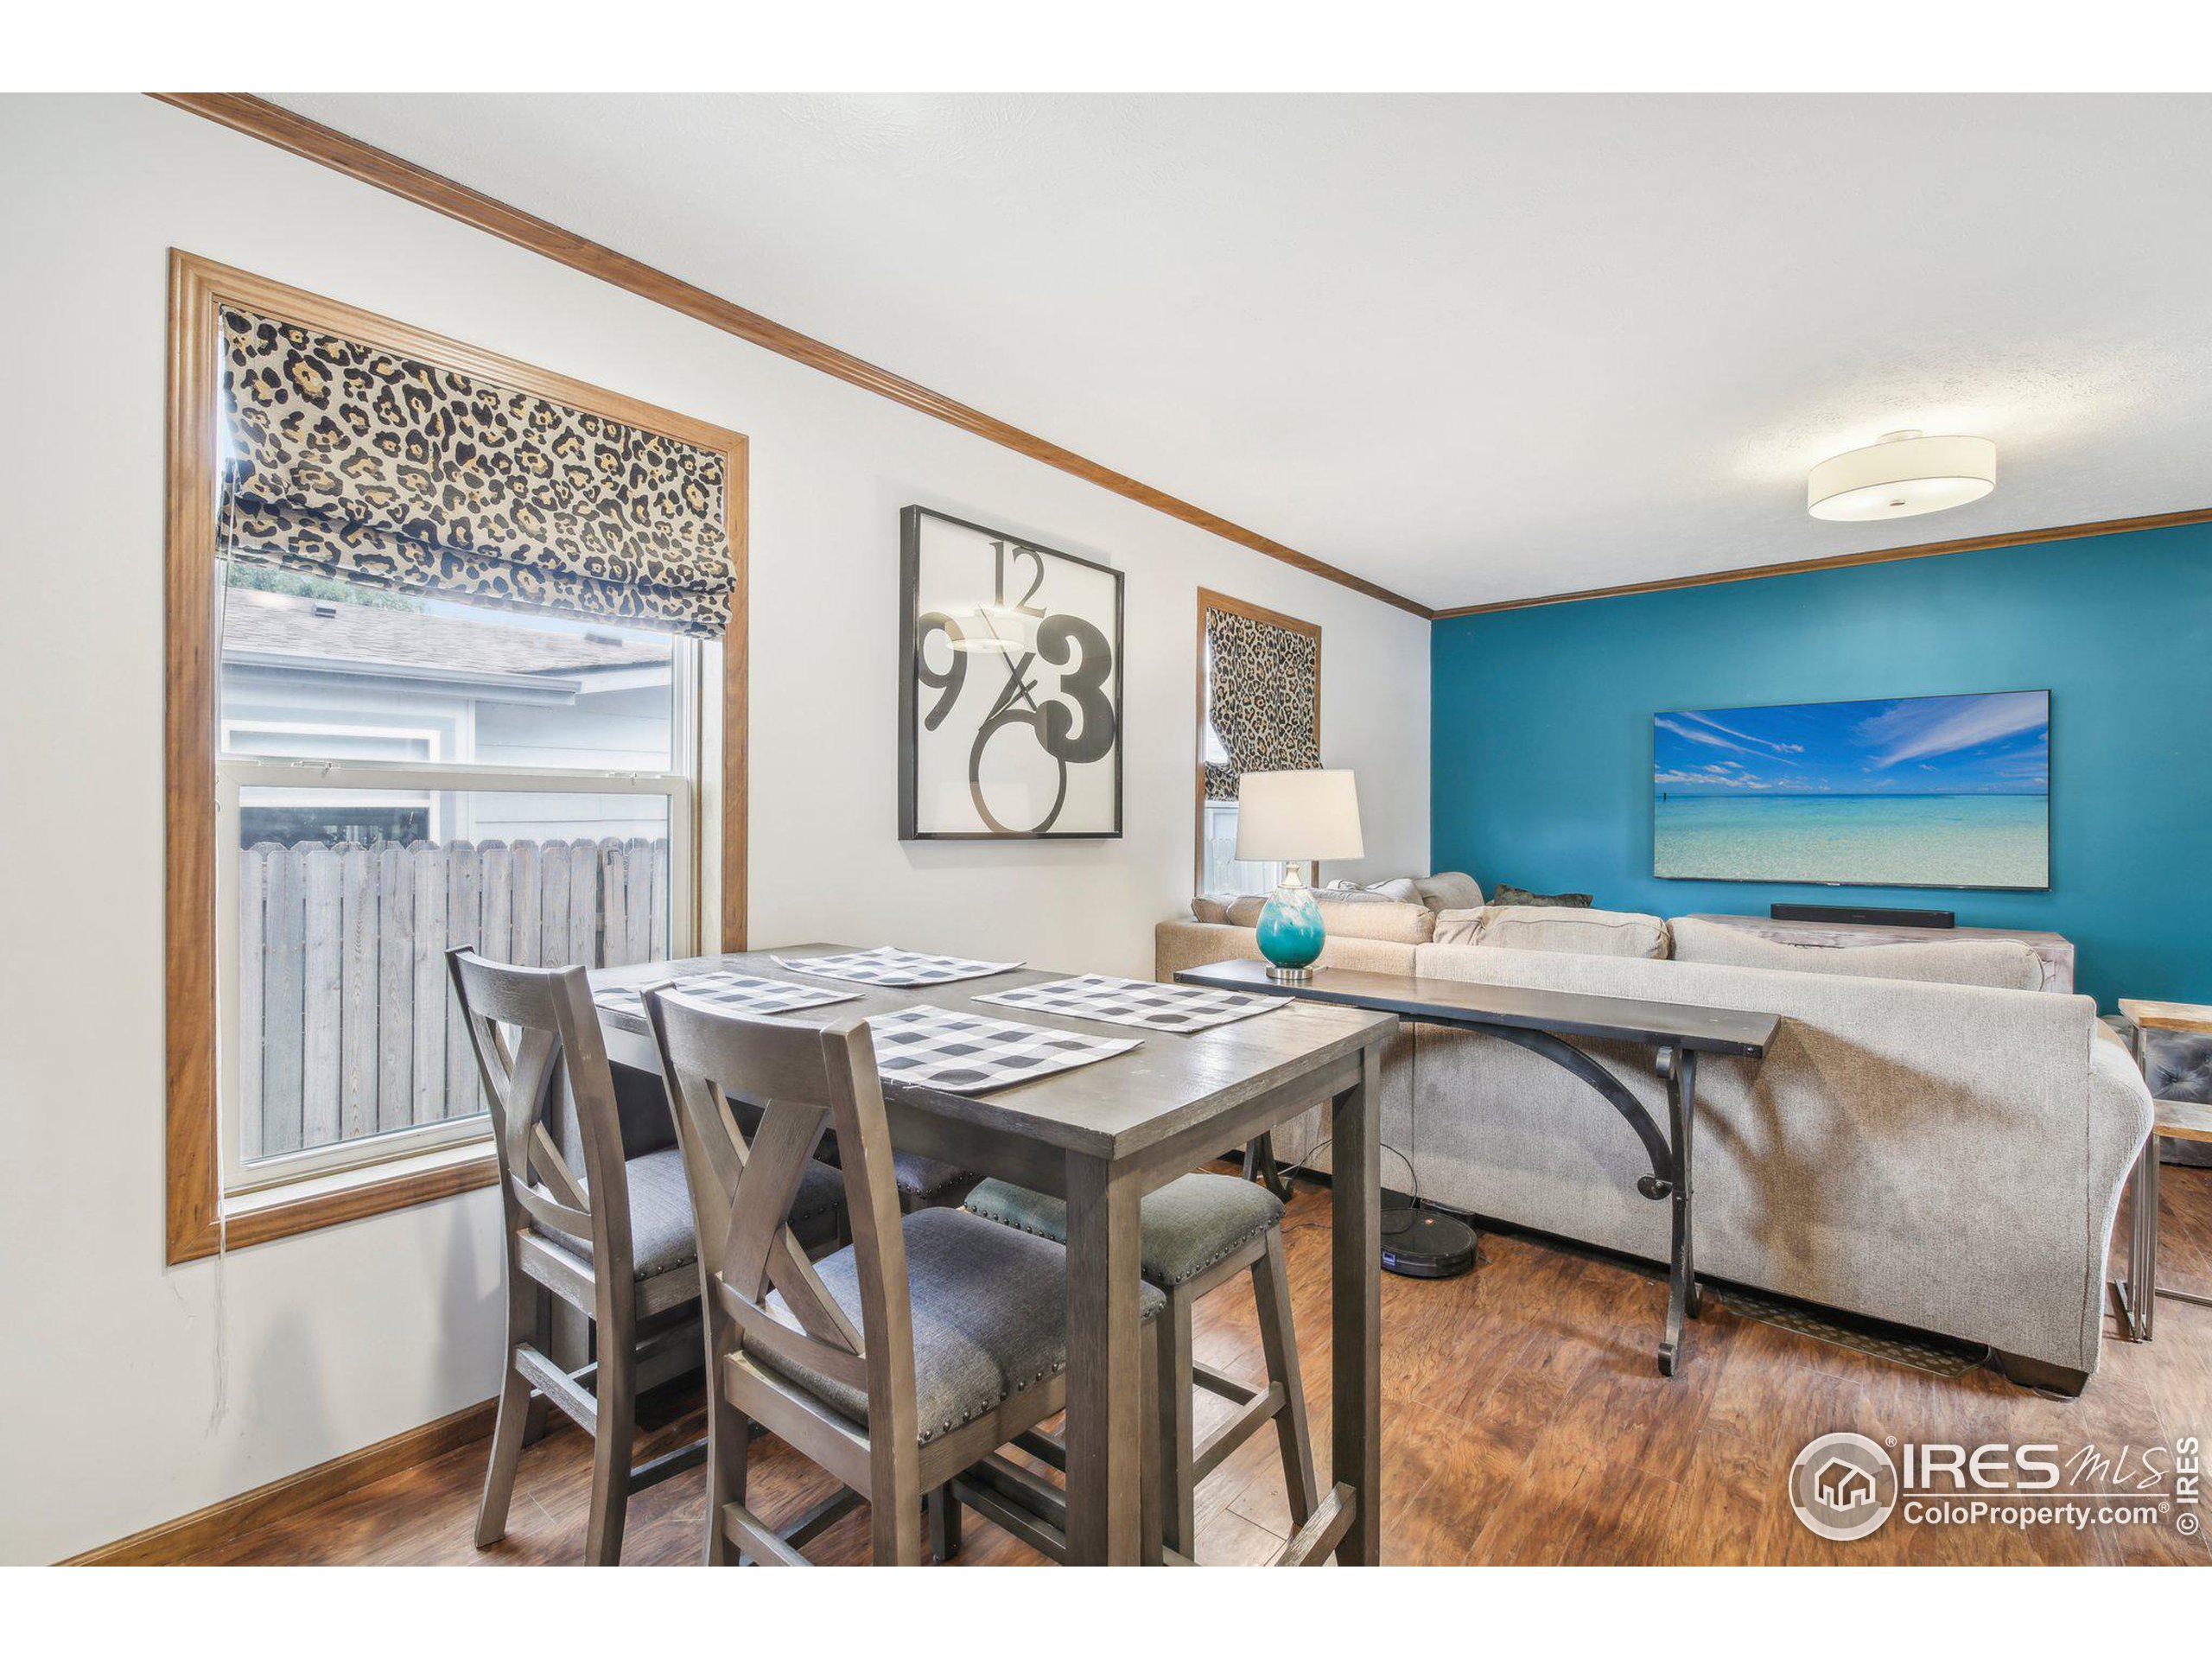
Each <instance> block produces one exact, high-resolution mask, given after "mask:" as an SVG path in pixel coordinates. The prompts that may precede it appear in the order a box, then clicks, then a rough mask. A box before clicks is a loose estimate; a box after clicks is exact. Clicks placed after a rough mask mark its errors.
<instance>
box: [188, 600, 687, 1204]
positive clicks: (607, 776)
mask: <svg viewBox="0 0 2212 1659" xmlns="http://www.w3.org/2000/svg"><path fill="white" fill-rule="evenodd" d="M221 593H222V600H223V603H222V607H221V612H220V631H221V632H220V652H219V670H218V683H217V704H218V709H219V715H220V726H221V732H222V746H221V747H220V749H219V752H218V753H217V756H216V766H215V775H216V795H215V798H216V810H217V820H216V846H217V848H218V849H219V850H218V855H217V870H216V918H217V934H216V971H217V982H216V1001H217V1007H218V1011H219V1024H218V1046H219V1054H220V1068H219V1084H218V1097H219V1118H220V1122H221V1128H220V1133H221V1136H222V1171H223V1192H224V1194H225V1196H226V1198H229V1197H241V1196H244V1195H246V1194H251V1193H256V1192H265V1191H267V1190H269V1189H271V1188H274V1187H278V1186H282V1185H285V1184H287V1183H290V1182H294V1181H297V1180H301V1179H305V1178H308V1177H313V1176H318V1175H324V1174H327V1173H331V1172H334V1171H343V1170H349V1169H357V1168H361V1167H365V1166H370V1165H375V1164H388V1163H391V1162H395V1161H397V1160H407V1159H413V1158H419V1157H421V1156H423V1155H425V1154H434V1153H436V1152H438V1151H439V1150H440V1149H442V1148H445V1147H454V1146H456V1145H460V1144H463V1143H466V1142H468V1141H477V1140H481V1139H482V1138H483V1137H484V1136H485V1135H486V1134H487V1133H488V1126H487V1120H486V1117H485V1115H484V1105H483V1102H482V1099H481V1096H480V1086H479V1083H478V1079H477V1075H476V1065H475V1060H474V1057H473V1055H472V1054H471V1052H470V1051H469V1047H468V1044H467V1039H466V1037H465V1035H464V1034H463V1033H462V1031H461V1027H460V1026H459V1024H458V1022H457V1021H455V1020H453V1019H452V1018H451V1009H450V1000H451V999H450V996H449V995H448V988H447V978H446V965H445V959H444V952H445V950H447V949H448V947H449V946H451V945H455V944H473V945H474V946H475V947H476V948H477V949H479V950H482V951H484V952H485V953H486V954H487V955H489V956H492V957H497V958H499V960H500V961H503V962H516V963H524V964H525V965H528V966H532V967H536V966H553V965H557V964H560V963H571V962H582V963H586V964H588V965H589V966H592V967H619V966H622V965H625V964H627V963H636V962H646V961H652V960H654V959H656V958H665V957H672V956H675V957H680V956H689V955H691V954H693V953H694V951H695V950H696V944H695V935H696V929H695V927H694V926H693V918H694V913H695V912H694V906H693V902H692V888H693V885H694V876H693V872H694V869H695V865H696V858H695V848H694V844H693V843H694V841H695V835H694V829H693V826H694V823H695V819H696V799H697V772H698V764H697V762H698V754H699V743H698V736H697V710H698V707H699V702H700V697H699V691H700V675H699V670H700V659H701V656H702V647H701V645H700V644H699V642H698V641H696V640H694V639H680V638H677V637H675V636H671V635H669V634H665V633H655V632H646V631H645V630H642V629H624V628H617V627H612V626H605V625H602V624H599V623H596V622H582V621H575V620H568V619H564V618H560V617H555V616H537V615H531V614H528V613H517V612H512V611H494V610H488V609H485V608H483V607H478V606H474V605H470V604H467V603H465V602H461V601H449V600H442V599H435V598H424V597H414V596H403V595H394V594H385V593H381V592H378V590H375V589H372V588H360V587H358V586H356V585H354V584H350V583H347V582H342V581H338V580H334V579H327V578H303V577H296V576H291V575H289V573H286V572H282V571H271V570H270V569H267V568H265V567H261V566H252V565H239V564H226V566H225V567H224V571H223V582H222V586H221Z"/></svg>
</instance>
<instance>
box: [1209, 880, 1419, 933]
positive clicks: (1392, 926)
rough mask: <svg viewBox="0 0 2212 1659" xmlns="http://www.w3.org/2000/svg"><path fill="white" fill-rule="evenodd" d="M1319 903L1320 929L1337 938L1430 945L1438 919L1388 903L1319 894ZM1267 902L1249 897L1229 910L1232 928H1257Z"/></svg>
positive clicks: (1411, 908) (1253, 896) (1384, 900)
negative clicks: (1429, 941)
mask: <svg viewBox="0 0 2212 1659" xmlns="http://www.w3.org/2000/svg"><path fill="white" fill-rule="evenodd" d="M1313 896H1314V897H1315V898H1316V899H1319V901H1320V905H1321V925H1322V927H1323V928H1325V930H1326V931H1328V932H1330V933H1332V934H1333V935H1334V936H1336V937H1337V938H1345V939H1388V940H1390V941H1392V942H1393V943H1395V944H1427V943H1428V938H1429V934H1430V931H1432V930H1433V927H1434V925H1435V920H1436V918H1434V917H1433V916H1431V915H1430V914H1429V913H1428V912H1427V910H1426V909H1424V908H1423V907H1422V906H1419V905H1400V904H1393V903H1392V902H1391V901H1390V900H1389V899H1367V898H1361V899H1339V898H1338V897H1336V896H1335V895H1334V894H1332V893H1322V892H1316V893H1314V895H1313ZM1267 904H1268V901H1267V900H1266V899H1263V898H1260V897H1258V896H1256V895H1251V894H1248V895H1247V896H1245V897H1244V898H1242V899H1238V900H1237V901H1236V903H1235V904H1233V905H1231V906H1230V907H1229V925H1230V926H1231V927H1257V926H1258V925H1260V912H1262V910H1264V909H1266V908H1267Z"/></svg>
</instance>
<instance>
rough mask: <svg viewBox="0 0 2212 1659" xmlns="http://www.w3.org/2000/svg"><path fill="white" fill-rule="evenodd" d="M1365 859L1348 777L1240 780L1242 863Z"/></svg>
mask: <svg viewBox="0 0 2212 1659" xmlns="http://www.w3.org/2000/svg"><path fill="white" fill-rule="evenodd" d="M1366 855H1367V852H1366V849H1365V847H1364V846H1363V844H1362V842H1361V841H1360V838H1359V794H1358V791H1357V790H1356V789H1354V788H1353V786H1352V779H1351V773H1350V772H1325V771H1324V772H1245V773H1243V775H1242V776H1240V777H1239V778H1238V779H1237V780H1236V858H1237V861H1238V862H1239V863H1246V864H1302V863H1304V862H1305V861H1306V860H1308V859H1319V858H1364V857H1365V856H1366Z"/></svg>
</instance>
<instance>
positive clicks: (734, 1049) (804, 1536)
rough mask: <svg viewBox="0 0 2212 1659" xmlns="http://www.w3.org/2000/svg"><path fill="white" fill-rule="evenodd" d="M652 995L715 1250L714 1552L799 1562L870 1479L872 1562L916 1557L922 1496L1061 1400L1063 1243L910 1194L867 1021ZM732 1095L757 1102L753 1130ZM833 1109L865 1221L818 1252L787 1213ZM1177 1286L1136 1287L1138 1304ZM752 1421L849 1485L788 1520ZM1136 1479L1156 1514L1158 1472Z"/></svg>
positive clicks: (863, 1493) (695, 1204) (1146, 1304)
mask: <svg viewBox="0 0 2212 1659" xmlns="http://www.w3.org/2000/svg"><path fill="white" fill-rule="evenodd" d="M645 1014H646V1018H647V1020H648V1021H649V1022H650V1023H651V1025H652V1033H653V1039H654V1042H655V1044H656V1046H658V1049H659V1052H660V1057H661V1067H662V1073H663V1080H664V1083H665V1084H666V1086H667V1089H668V1094H669V1099H670V1101H671V1103H673V1105H674V1108H675V1112H676V1122H677V1141H678V1145H679V1146H680V1147H681V1148H682V1150H683V1166H684V1171H685V1173H686V1174H687V1176H688V1177H689V1178H690V1185H691V1204H692V1210H693V1213H694V1215H695V1216H696V1225H697V1229H698V1249H699V1260H700V1263H701V1266H702V1268H703V1269H704V1282H705V1286H706V1297H705V1308H704V1313H705V1322H706V1353H707V1433H708V1443H709V1449H708V1453H707V1470H708V1472H707V1500H708V1502H707V1518H706V1519H707V1536H706V1554H707V1560H708V1561H709V1564H723V1565H728V1564H733V1563H736V1562H739V1561H741V1560H751V1561H757V1562H764V1563H765V1562H775V1563H780V1564H783V1565H785V1566H794V1567H796V1566H804V1565H805V1564H806V1558H805V1557H804V1555H802V1554H800V1553H799V1546H800V1545H802V1544H804V1543H805V1542H806V1541H808V1540H809V1539H810V1538H812V1537H814V1536H816V1535H818V1534H819V1533H820V1532H821V1531H822V1530H823V1529H825V1528H827V1527H828V1526H829V1525H830V1524H831V1523H832V1522H835V1521H836V1519H837V1517H838V1516H842V1515H843V1514H844V1513H846V1512H847V1511H848V1510H851V1509H852V1508H854V1507H855V1506H856V1505H857V1504H859V1503H861V1502H863V1501H865V1502H866V1503H868V1506H869V1519H870V1525H871V1532H872V1535H873V1541H874V1560H875V1561H876V1564H877V1565H878V1566H887V1565H893V1564H900V1563H911V1562H918V1561H919V1560H921V1558H922V1521H923V1502H924V1498H925V1495H928V1496H929V1497H930V1498H931V1501H932V1503H936V1504H938V1505H939V1506H943V1505H944V1504H945V1503H946V1502H947V1499H946V1498H945V1497H944V1491H945V1489H946V1488H947V1487H948V1486H949V1484H950V1482H951V1481H952V1480H953V1478H955V1477H956V1476H958V1475H960V1474H962V1473H963V1471H967V1470H968V1469H969V1467H970V1466H971V1465H978V1464H979V1463H981V1462H982V1461H983V1460H984V1459H987V1458H989V1457H991V1456H993V1455H994V1454H995V1453H996V1452H998V1449H999V1448H1000V1447H1001V1446H1005V1445H1006V1444H1007V1443H1008V1442H1010V1441H1013V1440H1015V1439H1016V1438H1017V1437H1019V1436H1021V1435H1023V1434H1025V1433H1027V1432H1028V1431H1030V1430H1032V1429H1034V1428H1035V1427H1036V1426H1037V1425H1038V1424H1039V1423H1041V1422H1043V1421H1046V1419H1048V1418H1050V1417H1052V1415H1054V1414H1056V1413H1058V1411H1060V1410H1061V1409H1062V1408H1063V1407H1064V1406H1065V1403H1066V1392H1067V1388H1066V1370H1067V1326H1068V1309H1067V1253H1066V1252H1065V1250H1064V1249H1061V1248H1060V1247H1059V1246H1058V1245H1057V1244H1052V1243H1047V1242H1046V1240H1043V1239H1040V1238H1033V1237H1029V1236H1025V1235H1023V1234H1020V1233H1017V1232H1015V1231H1014V1230H1011V1229H1008V1228H1004V1227H999V1226H995V1225H993V1224H991V1223H988V1222H986V1221H982V1220H980V1219H978V1218H977V1217H974V1216H971V1215H969V1214H968V1213H967V1212H966V1211H963V1210H958V1209H948V1208H944V1207H941V1206H939V1207H925V1208H921V1209H909V1208H908V1207H907V1206H906V1205H902V1203H901V1193H900V1190H899V1188H900V1184H899V1179H898V1176H897V1173H896V1171H895V1169H894V1161H895V1160H894V1155H893V1151H892V1147H891V1136H890V1129H889V1125H888V1122H887V1117H886V1114H885V1109H884V1101H883V1085H882V1081H881V1079H880V1077H878V1075H877V1072H876V1066H875V1049H874V1042H873V1041H872V1039H871V1038H870V1036H869V1033H868V1026H867V1023H866V1022H865V1021H863V1020H843V1021H841V1022H839V1023H836V1024H834V1025H830V1026H829V1027H807V1026H794V1025H789V1024H784V1023H779V1022H774V1021H769V1020H753V1019H746V1018H744V1017H741V1016H740V1015H736V1014H728V1013H723V1012H720V1011H716V1010H714V1009H710V1008H705V1007H698V1006H696V1005H692V1004H688V1003H686V1002H684V1001H682V1000H681V993H680V991H671V988H668V987H660V988H655V989H652V990H648V991H646V992H645ZM733 1098H737V1099H741V1100H742V1101H744V1102H747V1103H750V1104H751V1105H752V1106H753V1108H755V1109H757V1110H758V1117H757V1119H756V1120H755V1122H756V1127H755V1128H753V1131H752V1133H751V1134H750V1135H747V1134H746V1133H745V1132H744V1131H743V1130H741V1128H740V1127H739V1123H738V1120H737V1116H736V1114H735V1113H734V1111H733V1109H732V1107H731V1101H732V1099H733ZM747 1116H752V1114H751V1113H748V1114H747ZM825 1131H827V1132H834V1133H835V1134H836V1137H837V1153H838V1167H839V1170H840V1172H841V1173H842V1178H843V1180H844V1184H845V1198H846V1207H847V1211H848V1216H849V1229H850V1233H851V1237H852V1243H850V1244H849V1245H848V1246H846V1247H845V1248H844V1249H840V1250H837V1251H836V1252H835V1253H834V1254H831V1255H826V1256H823V1257H822V1258H821V1259H820V1260H819V1261H816V1262H810V1261H809V1260H808V1258H807V1255H806V1253H805V1252H804V1250H802V1249H800V1248H799V1247H798V1243H797V1241H796V1240H795V1239H794V1238H793V1236H792V1235H791V1230H790V1229H789V1227H787V1226H786V1225H785V1214H786V1212H787V1211H788V1210H789V1209H790V1204H791V1194H792V1192H793V1191H794V1190H795V1188H796V1186H797V1185H798V1183H799V1182H801V1181H802V1180H804V1179H807V1176H806V1172H807V1171H809V1170H810V1169H821V1168H823V1167H825V1166H823V1165H821V1164H819V1163H817V1162H816V1160H815V1152H816V1149H817V1147H818V1146H819V1144H820V1142H821V1141H822V1138H823V1134H824V1133H825ZM1165 1304H1166V1299H1165V1298H1164V1297H1163V1296H1161V1294H1160V1293H1159V1292H1158V1291H1156V1290H1154V1289H1152V1288H1151V1287H1142V1288H1141V1297H1140V1307H1141V1313H1142V1316H1143V1317H1144V1318H1145V1319H1153V1318H1155V1317H1156V1316H1157V1315H1158V1314H1159V1313H1160V1310H1161V1309H1162V1307H1163V1306H1165ZM1147 1353H1149V1347H1148V1346H1147ZM755 1422H757V1423H760V1424H762V1425H765V1426H766V1428H767V1430H768V1432H769V1433H772V1434H774V1435H776V1436H777V1437H778V1438H779V1439H780V1440H784V1441H785V1443H786V1444H788V1445H789V1446H791V1447H793V1448H794V1449H795V1450H797V1451H798V1452H800V1453H802V1454H803V1455H804V1456H805V1457H807V1458H809V1459H811V1460H812V1461H813V1462H814V1463H816V1464H817V1465H819V1466H820V1467H822V1468H823V1470H825V1471H828V1472H829V1474H830V1475H832V1476H834V1477H835V1478H836V1479H837V1480H838V1481H839V1482H841V1483H842V1487H843V1490H842V1491H839V1492H837V1493H836V1494H835V1495H833V1496H832V1497H830V1498H829V1499H828V1500H827V1501H826V1502H825V1503H821V1504H819V1505H817V1507H816V1508H815V1509H814V1510H812V1511H810V1513H808V1514H807V1515H805V1516H802V1517H801V1518H800V1519H799V1520H798V1522H796V1523H795V1524H793V1525H791V1526H787V1527H785V1528H784V1529H781V1530H779V1529H775V1528H772V1527H771V1526H770V1525H769V1524H768V1523H767V1522H765V1521H764V1520H762V1518H761V1517H760V1516H759V1515H758V1514H757V1513H755V1512H754V1511H753V1510H752V1509H751V1508H749V1507H748V1506H747V1502H746V1460H747V1442H748V1440H749V1439H750V1438H751V1433H750V1431H751V1425H752V1424H753V1423H755ZM1154 1463H1156V1459H1146V1464H1147V1468H1150V1467H1151V1466H1152V1465H1154ZM1142 1491H1143V1494H1144V1498H1145V1503H1146V1513H1147V1518H1148V1519H1154V1518H1156V1510H1157V1507H1158V1502H1159V1492H1158V1486H1157V1483H1156V1481H1155V1480H1154V1479H1150V1478H1147V1480H1146V1481H1145V1482H1144V1483H1143V1485H1142ZM1024 1535H1026V1536H1030V1537H1031V1538H1032V1540H1033V1541H1037V1540H1038V1538H1039V1536H1042V1535H1039V1534H1033V1533H1025V1534H1024ZM938 1539H939V1541H940V1542H941V1545H942V1547H941V1548H939V1549H938V1554H940V1555H943V1554H948V1553H950V1550H952V1549H955V1548H957V1528H954V1529H951V1531H950V1535H948V1534H947V1532H946V1531H945V1530H944V1529H942V1528H940V1529H938ZM1061 1541H1062V1543H1063V1545H1064V1544H1065V1533H1064V1531H1063V1533H1062V1535H1061Z"/></svg>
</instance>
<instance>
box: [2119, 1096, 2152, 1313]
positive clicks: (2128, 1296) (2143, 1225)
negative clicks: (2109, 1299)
mask: <svg viewBox="0 0 2212 1659" xmlns="http://www.w3.org/2000/svg"><path fill="white" fill-rule="evenodd" d="M2128 1185H2130V1186H2132V1187H2133V1189H2134V1195H2133V1210H2134V1212H2135V1213H2134V1214H2133V1216H2132V1217H2130V1218H2129V1219H2130V1223H2131V1225H2130V1227H2129V1230H2128V1240H2127V1284H2126V1289H2125V1290H2124V1292H2123V1293H2122V1300H2121V1310H2122V1313H2123V1316H2124V1318H2125V1319H2126V1324H2127V1327H2128V1332H2127V1333H2128V1336H2129V1338H2131V1339H2132V1340H2133V1341H2136V1342H2148V1341H2150V1340H2151V1334H2152V1326H2153V1325H2154V1323H2155V1321H2156V1318H2157V1309H2158V1131H2157V1130H2156V1129H2153V1130H2152V1131H2151V1137H2150V1139H2149V1140H2147V1141H2144V1143H2143V1150H2142V1152H2141V1153H2140V1154H2138V1155H2137V1157H2136V1160H2135V1174H2134V1177H2133V1179H2132V1180H2131V1181H2130V1182H2129V1183H2128Z"/></svg>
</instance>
